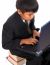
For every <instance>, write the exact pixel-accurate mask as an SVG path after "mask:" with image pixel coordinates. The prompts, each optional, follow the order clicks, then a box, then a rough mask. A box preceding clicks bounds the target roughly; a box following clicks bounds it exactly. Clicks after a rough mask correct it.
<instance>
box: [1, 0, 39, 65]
mask: <svg viewBox="0 0 50 65" xmlns="http://www.w3.org/2000/svg"><path fill="white" fill-rule="evenodd" d="M16 8H17V11H16V12H15V13H14V14H13V15H11V16H10V17H9V18H8V20H7V21H6V23H5V24H4V25H3V31H2V46H3V48H4V49H8V50H10V52H11V53H12V54H15V55H17V54H16V53H17V47H20V46H21V45H23V44H24V45H28V46H31V45H32V47H33V45H35V44H37V42H38V40H37V39H36V38H35V36H39V33H38V32H37V31H36V28H35V26H34V18H35V13H36V12H37V10H38V2H37V0H17V1H16ZM21 57H22V56H21ZM33 64H34V61H33V62H32V60H31V61H29V60H27V63H26V65H33ZM34 65H37V63H35V64H34Z"/></svg>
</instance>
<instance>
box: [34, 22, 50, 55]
mask: <svg viewBox="0 0 50 65" xmlns="http://www.w3.org/2000/svg"><path fill="white" fill-rule="evenodd" d="M38 44H39V45H38V46H37V51H36V52H35V54H36V55H37V56H39V55H41V54H42V53H43V52H44V50H45V49H46V48H47V47H48V46H50V21H49V22H48V23H46V24H45V25H44V26H43V27H42V28H41V34H40V39H39V42H38Z"/></svg>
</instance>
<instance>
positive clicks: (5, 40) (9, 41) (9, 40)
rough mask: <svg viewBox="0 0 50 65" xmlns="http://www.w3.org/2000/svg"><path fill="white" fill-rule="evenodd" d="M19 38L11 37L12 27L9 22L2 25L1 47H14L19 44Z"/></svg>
mask: <svg viewBox="0 0 50 65" xmlns="http://www.w3.org/2000/svg"><path fill="white" fill-rule="evenodd" d="M20 41H21V39H19V38H15V39H14V38H13V31H12V27H11V26H10V25H9V24H4V25H3V30H2V47H3V48H4V49H8V50H10V49H16V48H17V46H20Z"/></svg>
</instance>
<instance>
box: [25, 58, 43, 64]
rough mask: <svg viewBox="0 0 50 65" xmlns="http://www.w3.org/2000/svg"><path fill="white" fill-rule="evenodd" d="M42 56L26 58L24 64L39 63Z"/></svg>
mask: <svg viewBox="0 0 50 65" xmlns="http://www.w3.org/2000/svg"><path fill="white" fill-rule="evenodd" d="M41 61H42V57H34V58H33V59H31V60H27V62H26V65H41Z"/></svg>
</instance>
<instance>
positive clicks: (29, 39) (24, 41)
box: [20, 38, 38, 45]
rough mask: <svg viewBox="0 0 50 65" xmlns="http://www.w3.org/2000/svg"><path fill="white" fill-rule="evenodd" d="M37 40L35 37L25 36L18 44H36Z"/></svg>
mask: <svg viewBox="0 0 50 65" xmlns="http://www.w3.org/2000/svg"><path fill="white" fill-rule="evenodd" d="M37 42H38V40H37V39H35V38H27V39H22V40H21V42H20V45H22V44H26V45H34V44H37Z"/></svg>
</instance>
